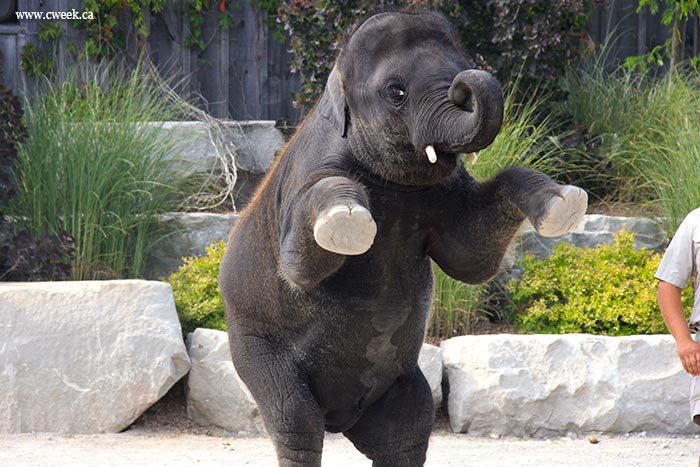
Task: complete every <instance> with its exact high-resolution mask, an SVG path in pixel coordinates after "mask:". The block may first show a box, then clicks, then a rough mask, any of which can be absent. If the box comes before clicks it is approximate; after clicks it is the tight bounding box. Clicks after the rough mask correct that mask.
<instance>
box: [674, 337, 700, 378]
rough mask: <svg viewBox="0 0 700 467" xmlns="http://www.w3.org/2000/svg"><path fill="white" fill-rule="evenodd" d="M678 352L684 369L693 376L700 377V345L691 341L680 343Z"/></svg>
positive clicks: (677, 348) (677, 347)
mask: <svg viewBox="0 0 700 467" xmlns="http://www.w3.org/2000/svg"><path fill="white" fill-rule="evenodd" d="M676 350H677V351H678V357H679V358H680V359H681V363H682V364H683V369H684V370H685V371H686V372H688V373H690V374H691V375H693V376H698V375H700V344H698V343H697V342H695V341H693V340H692V339H690V340H688V341H683V342H679V343H678V345H677V346H676Z"/></svg>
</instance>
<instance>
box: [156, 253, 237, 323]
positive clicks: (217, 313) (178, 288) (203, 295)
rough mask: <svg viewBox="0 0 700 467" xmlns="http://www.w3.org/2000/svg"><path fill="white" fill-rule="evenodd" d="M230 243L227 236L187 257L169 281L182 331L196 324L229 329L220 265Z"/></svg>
mask: <svg viewBox="0 0 700 467" xmlns="http://www.w3.org/2000/svg"><path fill="white" fill-rule="evenodd" d="M225 249H226V244H225V243H224V241H223V240H220V241H218V242H215V243H212V244H211V245H209V246H208V247H207V248H206V251H207V253H206V255H203V256H195V257H191V258H185V259H184V264H183V265H182V266H180V268H179V269H178V270H177V271H176V272H174V273H172V274H171V275H170V277H169V278H168V282H169V283H170V285H171V286H172V288H173V295H174V296H175V306H176V307H177V313H178V315H179V317H180V323H181V324H182V332H183V333H184V334H185V335H187V333H189V332H192V331H194V330H195V329H196V328H208V329H219V330H222V331H225V330H226V321H225V319H224V301H223V299H222V298H221V292H220V291H219V283H218V280H217V279H218V276H219V266H220V265H221V260H222V258H223V256H224V250H225Z"/></svg>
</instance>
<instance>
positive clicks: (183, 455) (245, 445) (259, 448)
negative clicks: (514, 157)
mask: <svg viewBox="0 0 700 467" xmlns="http://www.w3.org/2000/svg"><path fill="white" fill-rule="evenodd" d="M224 465H226V466H236V467H238V466H256V467H268V466H269V467H274V466H275V465H276V460H275V455H274V449H273V447H272V444H271V443H270V441H269V440H268V439H267V438H266V437H262V436H261V437H248V438H246V437H231V436H230V435H229V434H228V433H226V432H225V431H223V430H221V429H217V428H207V427H200V426H197V425H195V424H194V423H192V422H191V421H189V420H188V419H187V418H186V416H185V407H184V397H183V392H182V387H181V386H176V387H175V388H173V390H171V391H170V392H169V393H168V395H166V396H165V397H164V398H163V400H161V401H160V402H159V403H158V404H156V405H154V406H153V407H151V409H149V410H148V411H147V412H146V413H145V414H144V415H143V416H142V417H141V418H139V420H137V421H136V423H134V424H133V425H132V426H131V427H130V428H129V429H127V430H125V431H124V432H122V433H117V434H102V435H79V436H76V435H72V436H71V435H68V436H66V435H57V434H46V433H31V434H19V435H0V466H2V467H112V466H113V467H117V466H119V467H122V466H139V467H192V466H198V467H199V466H204V467H209V466H212V467H214V466H224ZM323 465H324V467H369V466H370V465H371V462H370V461H369V460H368V459H367V458H365V457H364V456H363V455H362V454H360V453H359V452H357V451H356V450H355V449H354V447H353V446H352V444H350V443H349V442H348V441H347V440H346V439H345V438H343V437H342V436H341V435H327V436H326V442H325V446H324V452H323ZM426 466H428V467H467V466H479V467H565V466H566V467H675V466H678V467H680V466H683V467H698V466H700V429H698V435H695V436H685V437H673V436H667V437H655V436H647V435H645V434H637V435H630V436H608V435H604V434H601V435H596V436H586V437H573V436H572V437H564V438H555V439H515V438H508V439H490V438H476V437H472V436H468V435H457V434H452V433H450V431H449V426H448V424H447V421H446V419H445V418H444V417H439V418H438V420H437V423H436V427H435V430H434V432H433V436H432V438H431V443H430V448H429V450H428V461H427V463H426Z"/></svg>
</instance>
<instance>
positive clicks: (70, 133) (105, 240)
mask: <svg viewBox="0 0 700 467" xmlns="http://www.w3.org/2000/svg"><path fill="white" fill-rule="evenodd" d="M159 83H161V82H160V81H158V79H157V78H156V77H154V76H152V75H151V74H149V73H147V72H146V71H144V69H143V68H141V67H137V68H136V69H135V70H131V71H128V70H127V69H125V68H123V67H120V66H118V65H115V64H111V65H109V64H91V63H87V62H81V63H78V64H77V65H75V66H74V67H72V68H70V69H69V70H67V71H66V72H63V73H61V74H60V75H54V76H43V77H41V80H40V84H41V86H40V89H39V90H38V92H37V94H36V95H35V96H34V97H33V98H28V100H27V101H26V104H25V113H26V117H25V120H26V123H27V130H28V136H27V139H26V140H25V141H24V142H23V143H22V144H21V145H20V147H19V158H18V161H17V167H16V175H17V180H16V187H17V195H16V197H15V200H14V204H13V209H14V214H15V215H16V216H17V217H18V218H19V219H26V222H27V225H26V228H27V229H28V230H29V232H30V234H31V235H32V236H33V237H35V238H41V237H43V236H44V235H52V234H55V233H57V232H63V231H66V232H69V233H70V234H71V235H73V236H74V238H75V256H74V259H73V268H72V278H73V279H76V280H85V279H111V278H120V277H140V276H141V274H142V271H143V269H144V260H145V258H146V257H147V253H148V251H149V249H150V248H151V247H152V246H153V244H154V243H155V242H156V241H157V240H158V238H159V236H160V234H159V231H158V229H159V224H158V220H157V215H158V214H161V213H164V212H167V211H171V210H174V209H175V208H176V207H177V205H178V202H179V199H181V198H182V197H183V196H186V192H185V191H186V190H185V184H184V182H185V180H184V178H183V176H182V175H180V174H179V173H178V171H177V161H176V160H175V158H174V157H173V153H174V152H175V151H176V149H177V146H176V144H177V135H175V134H173V132H172V131H170V132H169V133H166V130H164V129H163V126H162V123H151V124H148V123H144V122H163V121H168V120H174V119H177V117H178V115H179V113H178V112H179V107H178V106H179V104H176V103H175V102H173V100H172V99H171V98H170V97H169V96H168V95H167V94H165V93H164V92H163V90H162V89H161V88H160V87H159Z"/></svg>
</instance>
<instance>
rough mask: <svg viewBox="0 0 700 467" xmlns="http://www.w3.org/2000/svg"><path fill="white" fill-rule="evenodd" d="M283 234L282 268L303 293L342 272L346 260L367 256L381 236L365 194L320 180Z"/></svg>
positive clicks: (349, 184)
mask: <svg viewBox="0 0 700 467" xmlns="http://www.w3.org/2000/svg"><path fill="white" fill-rule="evenodd" d="M282 229H283V233H282V242H281V249H280V261H281V264H282V267H283V269H284V271H285V273H286V276H287V277H288V278H289V279H290V280H291V281H292V282H293V283H295V284H296V285H298V286H300V287H302V288H308V287H313V286H315V285H316V284H318V283H319V282H320V281H322V280H323V279H325V278H326V277H328V276H329V275H331V274H332V273H334V272H335V271H337V270H338V269H339V268H340V266H342V264H343V262H344V261H345V256H346V255H360V254H362V253H365V252H366V251H367V250H369V248H370V247H371V246H372V243H373V242H374V237H375V235H376V233H377V225H376V223H375V222H374V219H373V218H372V215H371V213H370V211H369V201H368V199H367V194H366V193H365V191H364V189H363V188H362V187H361V186H360V185H358V184H357V183H356V182H354V181H352V180H350V179H348V178H345V177H338V176H336V177H326V178H323V179H321V180H319V181H318V182H316V183H315V184H314V185H312V186H311V188H309V190H307V192H306V193H304V194H303V195H302V196H301V197H300V199H299V200H296V203H293V204H292V205H291V207H290V209H289V215H288V217H287V218H286V219H284V220H283V222H282Z"/></svg>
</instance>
